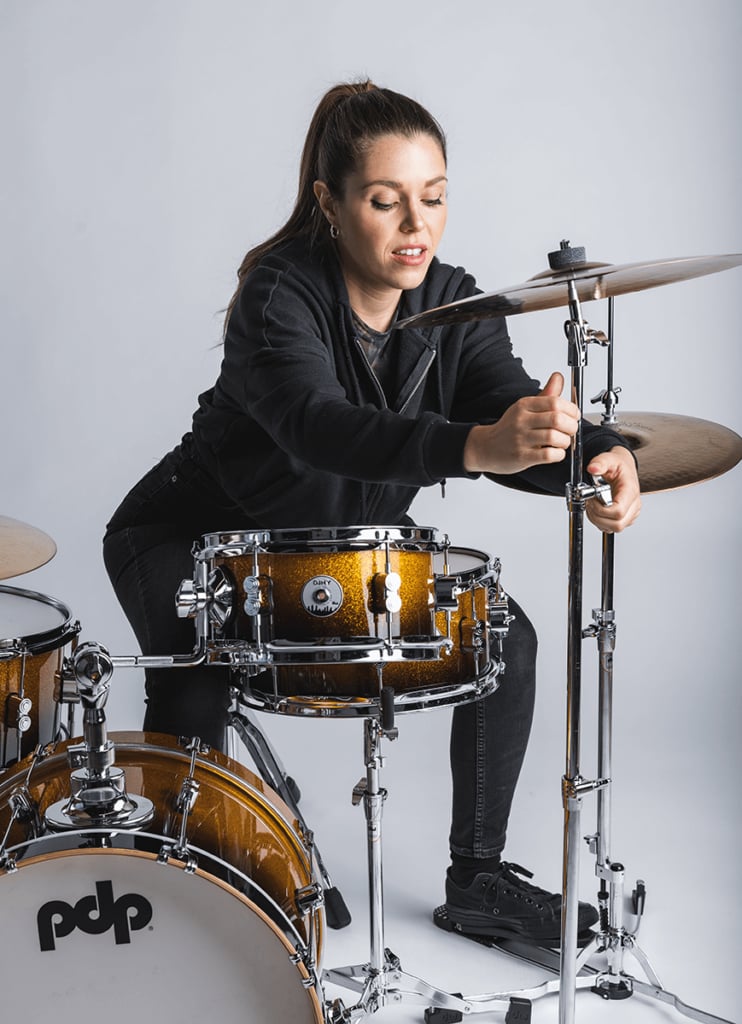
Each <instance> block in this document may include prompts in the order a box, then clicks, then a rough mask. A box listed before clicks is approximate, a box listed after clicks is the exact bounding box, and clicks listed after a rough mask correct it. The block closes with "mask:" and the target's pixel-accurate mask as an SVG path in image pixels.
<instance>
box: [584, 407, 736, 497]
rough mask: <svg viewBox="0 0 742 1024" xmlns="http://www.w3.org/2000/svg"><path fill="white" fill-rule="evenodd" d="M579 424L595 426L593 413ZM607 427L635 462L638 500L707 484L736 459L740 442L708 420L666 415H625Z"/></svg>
mask: <svg viewBox="0 0 742 1024" xmlns="http://www.w3.org/2000/svg"><path fill="white" fill-rule="evenodd" d="M585 419H587V420H589V421H590V422H591V423H597V424H599V423H600V422H601V417H600V415H599V414H597V413H593V414H590V415H588V416H586V417H585ZM608 425H609V426H610V427H611V429H613V430H615V431H617V432H618V433H619V434H621V436H622V437H624V438H625V439H626V440H627V441H628V443H629V445H630V446H631V450H632V451H633V453H634V455H635V456H636V460H637V462H638V464H639V484H640V486H641V491H642V494H650V493H656V492H658V491H672V490H675V489H677V488H679V487H687V486H688V485H689V484H696V483H700V482H701V481H702V480H712V479H713V478H714V477H716V476H721V474H722V473H726V472H727V471H728V470H730V469H732V468H733V467H734V466H736V465H737V463H738V462H739V461H740V459H742V437H740V436H739V434H737V433H735V432H734V431H733V430H730V429H729V428H728V427H724V426H722V425H721V424H720V423H712V422H711V421H710V420H701V419H696V418H695V417H693V416H675V415H673V414H672V413H667V412H625V413H622V414H621V415H620V416H619V417H618V418H617V422H616V423H611V424H608Z"/></svg>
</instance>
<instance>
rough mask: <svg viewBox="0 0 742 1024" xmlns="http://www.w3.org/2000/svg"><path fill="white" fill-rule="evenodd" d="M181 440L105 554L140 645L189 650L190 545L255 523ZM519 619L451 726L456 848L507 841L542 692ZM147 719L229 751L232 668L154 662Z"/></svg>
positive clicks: (117, 518)
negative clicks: (494, 665) (213, 484)
mask: <svg viewBox="0 0 742 1024" xmlns="http://www.w3.org/2000/svg"><path fill="white" fill-rule="evenodd" d="M200 473H201V470H200V469H199V468H198V467H197V466H196V465H195V464H194V463H193V462H192V460H191V459H190V458H189V457H184V455H183V452H182V451H180V450H179V449H176V451H175V452H174V453H171V454H170V455H168V456H166V457H165V459H163V460H162V462H161V463H159V465H158V466H156V467H155V468H154V469H153V470H151V471H150V473H148V474H147V475H146V476H145V477H144V479H143V480H142V481H141V483H139V484H138V485H137V486H136V487H135V488H134V489H133V490H132V491H131V492H130V494H129V495H128V496H127V498H125V499H124V502H123V503H122V505H121V506H120V507H119V509H118V510H117V512H116V513H115V514H114V516H113V518H112V520H111V522H110V523H109V527H108V531H107V533H106V537H105V539H104V545H103V552H104V559H105V564H106V569H107V571H108V574H109V576H110V578H111V582H112V583H113V587H114V589H115V591H116V594H117V596H118V599H119V601H120V603H121V605H122V607H123V609H124V612H125V614H126V616H127V618H128V619H129V622H130V623H131V626H132V628H133V630H134V633H135V634H136V637H137V640H138V642H139V644H140V646H141V649H142V653H144V654H187V653H188V652H189V651H191V650H192V649H193V646H194V642H195V630H194V628H193V623H192V622H191V621H190V620H187V619H180V618H178V617H177V615H176V613H175V594H176V592H177V589H178V587H179V585H180V583H181V581H182V580H184V579H190V578H191V577H192V575H193V569H194V560H193V556H192V548H193V544H194V542H195V541H196V540H198V539H200V537H201V536H202V534H204V533H209V532H217V531H225V530H232V529H235V530H238V529H254V528H255V527H254V526H251V525H250V524H246V523H244V521H241V520H244V516H241V515H240V513H239V511H238V510H237V509H236V508H234V507H230V506H226V505H225V506H216V507H215V506H214V505H213V504H212V503H211V502H210V499H209V498H208V493H209V491H208V486H207V483H208V482H207V481H204V480H202V479H201V478H200ZM510 611H511V613H512V614H514V616H515V619H514V621H513V622H512V623H511V625H510V630H509V633H508V636H507V637H506V639H505V643H504V660H505V664H506V669H505V672H504V673H503V675H502V676H501V681H500V686H499V688H498V689H497V690H496V691H495V692H494V693H493V694H491V695H490V696H489V697H486V698H484V699H483V700H479V701H475V702H473V703H471V704H465V705H462V706H460V707H457V708H456V709H455V710H454V712H453V723H452V729H451V746H450V758H451V773H452V779H453V808H452V818H451V834H450V845H451V851H452V852H453V853H457V854H460V855H463V856H465V857H476V858H484V857H492V856H495V855H496V854H499V853H500V852H501V851H502V850H503V848H504V845H505V836H506V831H507V822H508V817H509V815H510V808H511V804H512V800H513V794H514V792H515V787H516V784H517V781H518V776H519V774H520V770H521V766H522V763H523V757H524V755H525V751H526V746H527V743H528V737H529V734H530V729H531V720H532V717H533V704H534V695H535V665H536V646H537V642H536V634H535V631H534V629H533V626H532V625H531V623H530V621H529V620H528V618H527V617H526V615H525V613H524V612H523V611H522V609H521V608H520V607H519V606H518V605H517V604H516V603H515V601H513V600H512V598H511V599H510ZM145 676H146V684H145V685H146V695H147V700H146V713H145V717H144V728H145V730H147V731H151V732H165V733H169V734H173V735H182V736H200V737H201V739H202V740H204V741H205V742H206V743H209V744H211V745H212V746H214V747H217V748H219V749H222V750H223V749H224V746H225V733H226V725H227V710H228V707H229V687H230V678H229V669H228V668H224V667H221V666H204V667H194V668H166V669H148V670H147V671H146V673H145Z"/></svg>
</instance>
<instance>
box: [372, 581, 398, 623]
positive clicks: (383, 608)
mask: <svg viewBox="0 0 742 1024" xmlns="http://www.w3.org/2000/svg"><path fill="white" fill-rule="evenodd" d="M401 586H402V577H401V576H400V575H399V573H398V572H380V573H376V574H375V575H374V576H373V577H372V579H371V588H370V589H371V599H370V601H369V608H370V610H371V611H372V612H374V613H375V614H376V615H384V614H385V613H386V612H390V613H392V614H396V613H397V612H398V611H399V610H400V608H401V607H402V598H401V597H400V596H399V591H400V588H401Z"/></svg>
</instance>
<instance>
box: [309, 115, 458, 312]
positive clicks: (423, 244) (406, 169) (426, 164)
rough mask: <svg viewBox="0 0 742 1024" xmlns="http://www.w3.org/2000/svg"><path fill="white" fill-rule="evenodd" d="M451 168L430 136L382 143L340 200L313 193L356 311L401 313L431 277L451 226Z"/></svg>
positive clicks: (318, 189) (323, 190) (320, 189)
mask: <svg viewBox="0 0 742 1024" xmlns="http://www.w3.org/2000/svg"><path fill="white" fill-rule="evenodd" d="M446 183H447V179H446V162H445V160H444V157H443V152H442V151H441V147H440V145H439V144H438V142H437V141H436V140H435V139H434V138H432V137H431V136H430V135H423V134H420V135H413V136H411V137H407V136H405V135H384V136H382V137H381V138H379V139H377V140H376V141H375V142H373V143H371V145H370V146H369V147H368V149H367V150H366V152H365V153H364V154H363V157H362V159H361V161H360V163H359V166H358V169H357V170H356V171H355V172H354V173H353V174H351V175H349V176H348V178H347V179H346V181H345V191H344V193H343V195H342V196H341V197H339V198H333V197H331V196H330V194H329V192H328V190H327V187H326V186H325V185H324V183H323V182H316V184H315V193H316V194H317V197H318V199H319V201H320V206H321V207H322V210H323V212H324V213H325V216H326V217H327V218H328V220H329V221H330V223H331V224H334V225H335V226H336V227H337V229H338V231H339V235H338V237H337V242H336V244H337V247H338V252H339V255H340V262H341V264H342V267H343V273H344V276H345V280H346V284H347V287H348V295H349V297H350V302H351V306H353V308H354V309H355V310H356V312H357V313H359V314H360V315H361V316H362V315H363V312H364V310H366V311H368V310H373V309H376V310H381V309H382V308H383V307H385V306H386V307H390V306H392V305H393V306H394V307H396V305H397V303H398V301H399V294H400V292H401V291H405V290H407V289H410V288H416V287H417V285H419V284H420V283H421V282H422V280H423V278H424V277H425V274H426V273H427V270H428V267H429V266H430V262H431V260H432V259H433V256H434V254H435V252H436V249H437V248H438V243H439V242H440V239H441V235H442V234H443V229H444V227H445V226H446Z"/></svg>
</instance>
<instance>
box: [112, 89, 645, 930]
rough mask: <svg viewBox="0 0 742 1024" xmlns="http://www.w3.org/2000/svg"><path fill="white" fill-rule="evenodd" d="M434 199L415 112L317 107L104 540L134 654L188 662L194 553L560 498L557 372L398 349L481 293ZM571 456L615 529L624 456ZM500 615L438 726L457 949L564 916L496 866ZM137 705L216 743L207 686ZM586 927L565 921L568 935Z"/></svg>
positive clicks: (628, 508)
mask: <svg viewBox="0 0 742 1024" xmlns="http://www.w3.org/2000/svg"><path fill="white" fill-rule="evenodd" d="M446 181H447V179H446V146H445V139H444V136H443V133H442V131H441V129H440V127H439V125H438V124H437V122H436V121H435V120H434V119H433V118H432V117H431V115H430V114H429V113H428V112H427V111H426V110H424V108H422V107H421V106H420V105H419V104H417V103H416V102H415V101H413V100H411V99H408V98H407V97H405V96H401V95H399V94H397V93H394V92H392V91H390V90H387V89H380V88H377V87H376V86H374V85H373V84H372V83H371V82H364V83H361V84H345V85H338V86H336V87H335V88H333V89H331V90H330V91H329V92H328V93H327V94H326V95H325V96H324V97H323V99H322V100H321V102H320V104H319V106H318V108H317V111H316V112H315V115H314V118H313V120H312V123H311V125H310V128H309V132H308V136H307V139H306V143H305V146H304V151H303V155H302V161H301V172H300V182H299V192H298V197H297V202H296V206H295V208H294V211H293V213H292V215H291V217H290V218H289V220H288V222H287V223H286V224H285V225H284V227H283V228H282V229H281V230H280V231H278V232H277V234H275V235H274V236H273V237H272V238H270V239H268V241H266V242H264V243H263V244H262V245H260V246H258V247H257V248H256V249H253V250H251V251H250V252H249V253H248V254H247V256H246V257H245V260H244V262H243V264H242V266H241V268H240V271H239V284H238V288H237V291H236V293H235V295H234V297H233V299H232V302H231V304H230V306H229V310H228V314H227V321H226V330H225V346H224V359H223V362H222V367H221V371H220V374H219V378H218V380H217V382H216V384H215V386H214V387H213V388H212V389H210V390H209V391H207V392H205V393H204V394H202V395H201V396H200V399H199V408H198V410H197V412H196V413H195V415H194V418H193V426H192V430H191V432H190V433H188V434H186V435H185V437H184V438H183V440H182V442H181V444H180V445H178V447H177V448H175V450H174V451H173V452H171V453H169V454H168V455H166V456H165V458H164V459H163V460H162V462H161V463H160V464H159V465H158V466H156V467H155V468H154V469H153V470H151V471H150V472H149V473H148V474H147V475H146V476H145V477H144V479H143V480H142V481H141V482H140V483H139V484H137V485H136V486H135V487H134V489H133V490H132V491H131V492H130V493H129V495H128V496H127V497H126V498H125V499H124V501H123V503H122V505H121V506H120V507H119V509H118V510H117V511H116V512H115V514H114V516H113V518H112V519H111V522H110V523H109V526H108V532H107V534H106V538H105V542H104V545H105V548H104V550H105V559H106V566H107V568H108V571H109V574H110V576H111V579H112V582H113V585H114V587H115V589H116V592H117V594H118V596H119V599H120V601H121V603H122V605H123V607H124V610H125V611H126V614H127V616H128V617H129V619H130V621H131V623H132V625H133V628H134V630H135V632H136V635H137V638H138V640H139V642H140V644H141V647H142V650H143V651H144V652H145V653H162V652H163V651H164V652H175V651H184V652H187V651H189V650H190V649H191V647H192V646H193V631H192V628H191V626H190V624H189V623H186V622H182V621H180V620H177V619H176V618H175V616H174V614H173V610H172V603H173V594H174V593H175V591H176V589H177V586H178V584H179V582H180V581H181V580H182V579H183V578H184V577H187V576H190V575H191V572H192V556H191V548H192V545H193V542H194V540H197V539H198V538H199V537H200V536H201V535H202V534H204V533H207V532H217V531H220V530H224V529H230V530H231V529H245V530H250V529H268V530H270V529H277V528H280V527H304V526H342V525H346V526H349V525H358V524H363V523H368V524H373V523H380V524H385V525H394V524H401V523H409V522H410V520H409V519H408V518H407V510H408V508H409V506H410V504H411V502H412V500H413V498H414V496H415V494H416V492H417V490H418V489H419V488H420V487H422V486H426V485H429V484H433V483H437V482H440V481H443V480H445V479H446V478H447V477H457V476H458V477H474V476H476V475H477V474H479V473H481V472H487V473H492V474H500V475H507V474H515V473H518V474H521V475H522V477H523V478H524V479H525V480H526V481H527V482H528V483H529V485H531V486H536V487H538V488H539V489H542V490H556V491H559V492H561V491H563V488H564V481H565V480H566V478H567V472H566V468H565V466H566V463H565V455H566V452H567V450H568V448H569V446H570V443H571V440H572V438H573V436H574V435H575V433H576V430H577V425H578V418H579V411H578V409H577V407H576V406H575V405H574V404H573V403H572V402H570V401H567V400H566V399H563V398H562V397H561V391H562V388H563V384H564V381H563V379H562V377H561V375H560V374H558V373H555V374H552V376H551V377H550V379H549V381H548V382H547V384H546V386H545V387H544V388H543V390H539V385H538V384H537V382H536V381H534V380H532V379H531V378H530V377H529V376H528V375H527V374H526V372H525V370H524V369H523V367H522V365H521V363H520V361H519V360H518V359H516V358H515V357H514V356H513V353H512V350H511V346H510V341H509V338H508V334H507V329H506V325H505V322H504V321H503V320H489V321H482V322H480V323H474V324H461V325H454V326H447V327H437V328H433V329H427V330H420V329H400V330H394V322H395V320H402V319H403V318H405V317H407V316H410V315H412V314H414V313H417V312H421V311H422V310H425V309H429V308H432V307H435V306H439V305H442V304H445V303H448V302H453V301H458V300H461V299H463V298H467V297H469V296H471V295H473V294H476V292H477V289H476V286H475V283H474V281H473V279H472V278H471V277H470V276H469V275H467V274H466V273H465V272H464V271H463V270H462V269H460V268H458V269H457V268H454V267H450V266H445V265H443V264H441V263H440V262H439V261H438V260H437V259H436V257H435V252H436V249H437V247H438V243H439V241H440V239H441V235H442V233H443V229H444V227H445V222H446ZM584 447H585V456H586V464H587V468H588V470H589V471H590V472H591V473H599V474H601V475H602V476H604V477H605V478H606V479H607V480H608V481H609V483H610V484H611V485H612V488H613V497H614V502H613V504H612V505H611V506H610V507H608V508H605V507H603V506H601V505H599V504H598V503H597V502H594V503H593V502H591V503H589V508H588V515H589V516H590V518H591V520H592V521H593V522H594V523H595V524H596V525H597V526H598V527H599V528H600V529H602V530H607V531H617V530H621V529H623V528H624V527H626V526H628V525H629V524H630V523H631V522H632V521H633V520H634V518H635V517H636V515H637V514H638V511H639V504H640V499H639V485H638V480H637V475H636V468H635V463H634V460H633V457H632V456H631V454H630V452H629V451H628V449H627V448H626V446H625V445H624V443H623V441H622V440H621V439H620V438H619V437H618V436H617V435H615V434H613V433H611V432H610V431H607V430H603V429H598V428H589V427H587V426H586V427H585V446H584ZM511 610H512V611H514V613H515V621H514V622H513V623H512V625H511V628H510V632H509V636H508V638H507V641H506V649H505V660H506V662H507V666H508V671H507V681H506V683H503V685H502V686H501V687H500V688H499V690H498V691H497V692H496V693H494V694H493V695H492V696H490V697H488V698H486V699H484V700H481V701H477V702H475V703H473V704H471V705H466V706H463V707H460V708H457V709H456V710H455V711H454V713H453V728H452V736H451V766H452V774H453V797H454V798H453V816H452V825H451V835H450V845H451V866H450V868H449V870H448V874H447V879H446V905H447V910H448V914H449V918H450V919H451V920H452V921H453V922H454V923H456V924H459V925H461V927H462V928H463V929H464V930H466V931H470V932H475V933H479V934H491V935H514V934H515V935H519V936H520V937H522V938H525V939H529V940H532V941H535V942H540V943H554V942H558V941H559V933H560V923H559V922H560V905H561V901H560V897H559V896H556V895H552V894H550V893H548V892H546V891H544V890H543V889H540V888H537V887H536V886H533V885H530V884H529V883H527V882H525V881H524V880H523V879H522V878H521V877H520V875H522V874H527V873H526V872H523V871H522V869H518V870H516V869H515V867H514V866H513V865H509V864H506V863H505V862H503V861H501V853H502V851H503V848H504V845H505V833H506V826H507V820H508V815H509V811H510V805H511V801H512V797H513V792H514V789H515V785H516V782H517V778H518V774H519V771H520V767H521V763H522V760H523V755H524V753H525V748H526V743H527V740H528V734H529V730H530V724H531V716H532V709H533V694H534V685H535V672H534V669H535V656H536V638H535V634H534V632H533V629H532V627H531V625H530V623H529V622H528V619H527V618H526V616H525V615H524V614H523V612H522V611H521V610H520V609H519V608H518V606H517V605H515V603H514V602H512V601H511ZM218 673H221V675H220V676H219V680H218V685H217V682H216V678H217V677H216V675H215V674H218ZM146 685H147V701H148V703H147V712H146V717H145V728H146V729H152V730H160V731H165V732H171V733H178V734H187V735H189V734H198V735H200V736H201V737H202V738H204V739H206V740H207V741H208V742H210V743H212V744H213V745H217V746H220V745H222V743H223V736H224V730H225V721H226V717H225V716H226V708H227V703H228V679H227V678H226V675H225V674H224V673H223V672H222V670H221V669H215V668H208V669H205V670H200V669H183V670H171V669H167V670H159V671H150V672H148V673H147V684H146ZM596 919H597V915H596V913H595V911H594V910H593V908H592V907H589V906H587V905H583V904H581V905H580V915H579V927H580V930H583V929H585V928H588V927H589V926H590V925H591V924H592V923H594V921H595V920H596Z"/></svg>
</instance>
